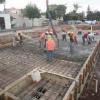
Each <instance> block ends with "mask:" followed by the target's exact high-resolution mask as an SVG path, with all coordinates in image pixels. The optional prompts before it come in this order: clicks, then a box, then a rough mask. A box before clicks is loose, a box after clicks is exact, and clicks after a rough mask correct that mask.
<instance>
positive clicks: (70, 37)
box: [68, 32, 77, 54]
mask: <svg viewBox="0 0 100 100" xmlns="http://www.w3.org/2000/svg"><path fill="white" fill-rule="evenodd" d="M68 35H69V39H70V53H71V54H73V53H74V46H75V44H76V43H77V39H76V36H75V34H73V32H69V33H68Z"/></svg>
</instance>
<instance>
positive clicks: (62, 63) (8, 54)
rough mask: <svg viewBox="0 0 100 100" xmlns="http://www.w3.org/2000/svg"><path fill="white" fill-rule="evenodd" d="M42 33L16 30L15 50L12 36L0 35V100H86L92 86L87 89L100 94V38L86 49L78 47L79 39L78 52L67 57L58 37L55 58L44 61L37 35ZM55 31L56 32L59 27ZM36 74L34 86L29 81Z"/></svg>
mask: <svg viewBox="0 0 100 100" xmlns="http://www.w3.org/2000/svg"><path fill="white" fill-rule="evenodd" d="M45 29H47V28H46V27H45V28H42V29H39V28H37V29H29V30H28V29H27V30H25V29H24V30H18V32H19V31H20V32H22V33H23V36H24V45H23V46H20V45H18V46H15V47H13V46H12V42H13V36H14V32H12V31H9V32H5V33H1V34H0V100H90V99H86V95H85V94H84V91H87V88H88V86H90V85H91V84H90V83H92V82H93V84H92V87H94V88H93V89H92V88H91V89H92V90H93V91H94V92H95V93H100V87H99V85H100V83H99V81H100V74H99V73H100V68H99V67H100V62H99V61H100V41H99V39H100V35H97V36H96V42H94V43H93V44H92V45H90V46H88V45H86V46H82V44H81V39H79V44H78V47H77V50H78V51H77V50H76V52H75V54H73V55H71V54H70V53H69V47H68V43H69V42H68V41H69V40H68V39H67V43H63V41H62V40H61V38H60V34H58V36H59V47H57V50H56V51H55V58H54V59H53V61H47V60H46V56H45V52H44V50H43V49H42V48H40V47H39V35H38V33H39V32H40V31H41V30H42V31H45ZM56 29H57V30H58V31H59V26H58V27H56ZM79 37H81V36H80V35H79ZM55 41H56V40H55ZM36 72H39V73H40V76H41V79H40V81H38V82H37V81H34V80H33V78H32V75H33V74H34V75H35V73H36ZM34 75H33V76H34ZM94 75H95V78H96V79H95V80H94ZM34 77H36V76H34ZM37 77H38V76H37ZM88 96H89V95H88ZM98 96H99V97H100V94H99V95H98ZM83 97H85V99H84V98H83ZM91 100H92V99H91ZM93 100H98V99H93Z"/></svg>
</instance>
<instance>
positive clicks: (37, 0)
mask: <svg viewBox="0 0 100 100" xmlns="http://www.w3.org/2000/svg"><path fill="white" fill-rule="evenodd" d="M45 1H46V0H6V8H10V7H15V8H24V7H25V6H26V5H27V4H28V3H30V2H31V3H33V4H36V5H37V6H38V8H39V9H40V10H41V11H42V12H43V11H45V10H46V3H45ZM73 3H78V4H79V5H80V6H81V8H80V10H79V11H86V9H87V6H88V5H90V7H91V9H92V10H100V0H49V4H67V5H66V6H67V11H71V10H72V9H73V6H72V4H73ZM2 8H3V6H2V5H0V9H2Z"/></svg>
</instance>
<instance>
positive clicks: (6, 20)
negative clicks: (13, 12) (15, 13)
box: [0, 14, 11, 30]
mask: <svg viewBox="0 0 100 100" xmlns="http://www.w3.org/2000/svg"><path fill="white" fill-rule="evenodd" d="M2 29H11V22H10V15H9V14H0V30H2Z"/></svg>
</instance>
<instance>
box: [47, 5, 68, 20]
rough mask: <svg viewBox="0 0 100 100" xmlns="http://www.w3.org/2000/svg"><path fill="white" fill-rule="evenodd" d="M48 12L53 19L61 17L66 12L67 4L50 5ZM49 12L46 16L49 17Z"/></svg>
mask: <svg viewBox="0 0 100 100" xmlns="http://www.w3.org/2000/svg"><path fill="white" fill-rule="evenodd" d="M48 8H49V9H48V12H49V13H50V15H51V18H52V19H56V18H61V17H63V16H64V15H65V13H66V6H64V5H55V4H54V5H49V7H48ZM48 12H46V16H47V18H48Z"/></svg>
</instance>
